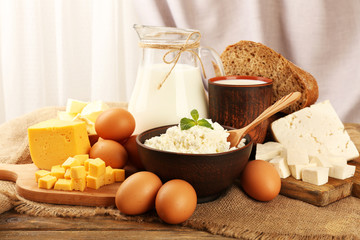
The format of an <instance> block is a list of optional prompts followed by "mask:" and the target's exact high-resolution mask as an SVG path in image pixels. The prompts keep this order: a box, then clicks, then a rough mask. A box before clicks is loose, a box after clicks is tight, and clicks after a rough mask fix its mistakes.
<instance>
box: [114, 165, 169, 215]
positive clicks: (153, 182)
mask: <svg viewBox="0 0 360 240" xmlns="http://www.w3.org/2000/svg"><path fill="white" fill-rule="evenodd" d="M161 186H162V182H161V180H160V178H159V177H158V176H156V175H155V174H154V173H151V172H147V171H143V172H137V173H134V174H133V175H131V176H129V177H128V178H127V179H125V181H124V182H123V183H121V185H120V187H119V189H118V190H117V192H116V195H115V204H116V207H117V208H118V209H119V210H120V212H122V213H124V214H128V215H138V214H143V213H145V212H147V211H149V210H151V209H153V208H154V206H155V198H156V194H157V192H158V191H159V189H160V187H161Z"/></svg>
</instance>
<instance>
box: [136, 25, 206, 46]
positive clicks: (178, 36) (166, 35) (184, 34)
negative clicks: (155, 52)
mask: <svg viewBox="0 0 360 240" xmlns="http://www.w3.org/2000/svg"><path fill="white" fill-rule="evenodd" d="M134 29H135V30H136V32H137V34H138V36H139V38H140V41H142V42H149V43H150V42H152V43H153V42H156V43H159V44H161V43H163V44H169V43H171V44H182V43H184V42H185V41H186V40H187V39H188V37H189V36H190V35H191V34H192V35H191V36H190V38H189V39H188V43H192V42H194V41H198V39H199V36H200V32H199V31H198V30H195V29H185V28H176V27H160V26H150V25H140V24H134Z"/></svg>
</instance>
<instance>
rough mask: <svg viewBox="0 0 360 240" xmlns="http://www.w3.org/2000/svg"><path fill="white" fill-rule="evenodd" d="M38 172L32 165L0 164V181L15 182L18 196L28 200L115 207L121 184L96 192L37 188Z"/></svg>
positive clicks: (107, 186)
mask: <svg viewBox="0 0 360 240" xmlns="http://www.w3.org/2000/svg"><path fill="white" fill-rule="evenodd" d="M37 170H39V169H38V168H37V167H36V166H35V165H34V164H19V165H15V164H0V179H1V180H8V181H13V182H16V190H17V192H18V194H19V195H20V196H22V197H24V198H26V199H28V200H32V201H36V202H43V203H53V204H69V205H82V206H112V205H115V194H116V191H117V189H118V187H119V186H120V184H121V183H113V184H110V185H106V186H103V187H101V188H99V189H97V190H95V189H91V188H86V190H85V191H84V192H80V191H60V190H54V189H50V190H47V189H41V188H38V186H37V183H36V180H35V172H36V171H37Z"/></svg>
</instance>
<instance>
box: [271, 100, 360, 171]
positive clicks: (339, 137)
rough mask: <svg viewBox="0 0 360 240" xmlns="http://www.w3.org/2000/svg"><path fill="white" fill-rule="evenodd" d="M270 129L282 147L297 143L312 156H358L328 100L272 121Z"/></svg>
mask: <svg viewBox="0 0 360 240" xmlns="http://www.w3.org/2000/svg"><path fill="white" fill-rule="evenodd" d="M271 129H272V132H273V135H274V137H275V139H276V140H277V141H278V142H280V143H281V144H283V145H284V147H285V148H289V147H293V148H295V147H296V148H298V149H301V150H306V151H307V152H308V154H309V155H312V156H315V155H333V156H338V157H344V158H345V159H346V160H351V159H354V158H357V157H358V156H359V152H358V150H357V149H356V146H355V144H354V143H353V141H351V139H350V136H349V134H348V133H347V131H346V130H345V127H344V125H343V123H342V122H341V120H340V118H339V117H338V115H337V114H336V112H335V110H334V108H333V107H332V106H331V104H330V102H329V101H324V102H320V103H317V104H314V105H311V106H310V107H306V108H303V109H301V110H299V111H297V112H294V113H292V114H289V115H287V116H285V117H283V118H280V119H278V120H276V121H274V122H272V124H271ZM288 160H289V159H288ZM289 164H290V163H289Z"/></svg>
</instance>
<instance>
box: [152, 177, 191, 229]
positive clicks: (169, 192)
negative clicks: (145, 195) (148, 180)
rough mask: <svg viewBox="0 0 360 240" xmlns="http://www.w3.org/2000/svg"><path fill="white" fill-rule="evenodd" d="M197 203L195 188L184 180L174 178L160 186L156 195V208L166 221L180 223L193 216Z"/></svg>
mask: <svg viewBox="0 0 360 240" xmlns="http://www.w3.org/2000/svg"><path fill="white" fill-rule="evenodd" d="M196 204H197V196H196V192H195V190H194V188H193V187H192V186H191V185H190V184H189V183H188V182H186V181H184V180H180V179H174V180H170V181H168V182H166V183H165V184H164V185H163V186H162V187H161V188H160V190H159V192H158V194H157V196H156V201H155V208H156V212H157V214H158V216H159V217H160V218H161V219H162V220H163V221H164V222H166V223H169V224H178V223H182V222H184V221H186V220H187V219H188V218H190V217H191V215H192V214H193V213H194V211H195V208H196Z"/></svg>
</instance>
